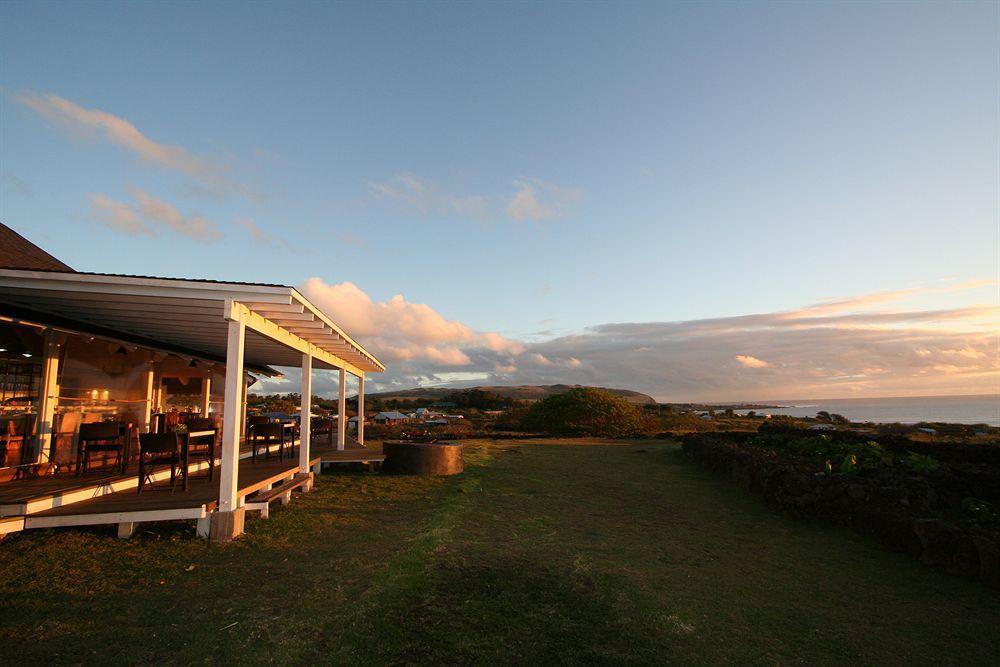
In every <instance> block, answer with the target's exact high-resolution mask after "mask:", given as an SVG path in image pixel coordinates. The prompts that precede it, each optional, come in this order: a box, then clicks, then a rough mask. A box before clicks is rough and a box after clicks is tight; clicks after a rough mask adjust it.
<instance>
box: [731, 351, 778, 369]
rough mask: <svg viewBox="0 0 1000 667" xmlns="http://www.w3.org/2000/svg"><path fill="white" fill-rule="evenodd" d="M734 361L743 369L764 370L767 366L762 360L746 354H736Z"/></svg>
mask: <svg viewBox="0 0 1000 667" xmlns="http://www.w3.org/2000/svg"><path fill="white" fill-rule="evenodd" d="M736 361H738V362H740V365H741V366H743V367H744V368H766V367H767V366H769V365H770V364H768V363H767V362H766V361H764V360H763V359H758V358H757V357H751V356H750V355H746V354H737V355H736Z"/></svg>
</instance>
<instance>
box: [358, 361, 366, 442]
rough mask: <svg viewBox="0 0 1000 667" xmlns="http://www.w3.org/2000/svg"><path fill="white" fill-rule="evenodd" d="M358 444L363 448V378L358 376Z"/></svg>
mask: <svg viewBox="0 0 1000 667" xmlns="http://www.w3.org/2000/svg"><path fill="white" fill-rule="evenodd" d="M358 444H359V445H361V446H362V447H364V446H365V376H364V375H359V376H358Z"/></svg>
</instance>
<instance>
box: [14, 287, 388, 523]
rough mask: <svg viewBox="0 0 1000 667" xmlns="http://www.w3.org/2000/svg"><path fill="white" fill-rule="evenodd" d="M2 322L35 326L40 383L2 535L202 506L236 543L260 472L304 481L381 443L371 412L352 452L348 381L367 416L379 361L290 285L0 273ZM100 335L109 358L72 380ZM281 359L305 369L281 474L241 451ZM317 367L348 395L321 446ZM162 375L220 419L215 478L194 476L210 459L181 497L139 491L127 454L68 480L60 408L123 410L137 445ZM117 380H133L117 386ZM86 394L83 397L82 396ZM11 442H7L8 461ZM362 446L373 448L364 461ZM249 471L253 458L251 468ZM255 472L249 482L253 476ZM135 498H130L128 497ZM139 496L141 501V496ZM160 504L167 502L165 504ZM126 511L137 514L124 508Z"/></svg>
mask: <svg viewBox="0 0 1000 667" xmlns="http://www.w3.org/2000/svg"><path fill="white" fill-rule="evenodd" d="M0 325H5V326H7V327H15V328H17V329H18V330H24V329H29V330H31V331H32V333H33V335H34V336H35V338H36V339H37V340H38V341H39V347H40V349H38V350H37V352H38V356H39V357H40V358H39V359H38V362H39V363H38V373H37V376H38V377H37V382H36V383H35V384H36V385H37V386H36V387H32V383H31V382H30V381H29V382H27V383H26V384H24V388H23V391H22V394H23V395H22V396H20V398H19V399H18V401H17V402H18V405H17V406H16V407H19V408H21V412H22V413H23V415H15V416H14V417H13V418H14V419H17V418H19V417H21V416H23V417H24V420H25V422H26V423H27V422H28V421H33V422H34V427H33V428H31V429H29V428H27V427H24V428H23V432H22V434H21V435H20V438H19V439H16V438H8V441H14V440H18V441H17V442H16V444H17V446H18V451H17V454H16V459H15V461H11V460H8V461H6V463H7V468H6V469H8V470H10V469H14V468H17V471H16V474H14V475H12V476H13V477H14V479H12V480H10V481H8V482H7V483H6V484H0V514H2V515H3V517H2V519H0V521H2V522H3V525H2V526H0V533H2V532H11V531H12V530H17V529H19V528H18V527H17V523H18V519H19V518H20V519H21V520H22V521H23V525H22V526H21V528H31V527H40V526H42V525H81V524H80V523H75V524H74V523H71V520H70V519H69V518H68V517H72V516H89V517H90V519H91V520H90V521H88V523H100V522H103V521H96V520H94V517H98V518H102V519H103V518H108V517H109V516H111V515H115V516H116V517H118V519H121V516H120V515H121V514H122V513H123V512H126V513H127V512H133V513H135V512H138V513H140V514H135V516H133V517H132V519H133V520H134V521H127V520H115V521H109V523H120V524H125V523H134V522H137V521H145V520H161V519H166V518H171V517H174V518H179V517H178V516H176V515H178V514H185V517H186V516H187V514H190V513H191V511H193V510H196V509H197V508H198V507H204V516H198V517H187V518H198V519H203V520H204V521H203V524H204V527H205V528H206V530H204V531H202V532H203V533H204V534H206V535H207V534H209V533H210V534H211V535H212V536H213V537H214V538H215V539H219V540H227V539H232V538H233V537H235V536H237V535H239V533H240V532H241V531H242V524H243V521H242V515H243V512H244V511H245V507H244V505H243V504H242V502H241V500H242V499H245V497H246V496H247V495H250V494H254V493H257V492H259V491H260V489H261V488H263V487H259V488H255V485H257V484H259V483H261V482H262V481H264V482H266V483H265V486H267V485H269V484H271V483H272V482H269V481H267V480H269V479H270V477H272V476H273V475H279V476H282V477H281V479H286V478H289V477H290V476H295V475H301V476H309V475H311V474H312V473H313V472H314V469H315V472H318V469H319V462H320V461H322V460H330V459H334V460H336V459H338V458H340V459H343V460H353V459H358V460H361V458H365V459H366V460H378V459H377V457H378V454H376V452H374V451H370V450H367V451H366V450H364V422H363V420H361V423H360V424H359V428H358V432H357V443H356V447H355V448H354V449H351V448H349V444H350V443H349V441H348V438H347V435H346V424H347V411H346V380H347V375H348V374H351V375H353V376H355V377H356V378H357V381H358V412H359V414H364V380H365V376H366V374H367V373H369V372H379V371H381V370H384V367H383V366H382V365H381V364H380V363H379V362H378V361H377V360H376V359H375V358H374V357H373V356H372V355H371V354H369V353H368V352H367V351H365V350H364V349H363V348H362V347H361V346H360V345H359V344H358V343H357V342H355V341H354V340H353V339H351V338H350V337H349V336H348V335H347V334H346V333H345V332H343V331H342V330H341V329H340V328H339V327H338V326H337V325H336V324H334V323H333V322H332V321H330V319H329V318H328V317H327V316H326V315H325V314H323V313H322V312H321V311H319V310H318V309H317V308H316V307H315V306H314V305H312V304H311V303H309V301H308V300H307V299H305V298H304V297H303V296H302V295H301V294H299V293H298V292H297V290H295V289H294V288H291V287H286V286H280V285H260V284H248V283H228V282H226V283H224V282H215V281H193V280H180V279H168V278H150V277H141V276H118V275H105V274H81V273H73V272H56V271H29V270H15V269H0ZM22 337H23V336H22ZM27 338H30V336H27ZM95 341H96V342H99V343H100V345H101V346H103V347H101V348H98V349H99V350H101V349H103V350H105V351H104V352H103V353H102V354H103V356H104V357H109V356H110V357H111V359H110V360H107V362H106V363H104V364H103V365H100V364H99V365H97V367H95V368H90V369H88V370H89V371H90V376H89V377H90V380H91V382H92V383H93V384H95V385H96V386H95V387H93V388H90V387H89V385H87V386H75V385H81V383H80V382H78V381H75V379H78V378H77V375H79V374H77V375H74V374H73V368H74V363H75V364H76V365H77V366H79V365H80V364H79V360H78V359H77V357H79V356H84V357H87V355H88V352H87V350H89V348H87V346H88V345H90V346H93V345H94V343H95ZM84 348H86V350H85V351H84V352H83V353H82V354H81V352H80V350H81V349H84ZM112 349H114V351H113V352H112V351H110V350H112ZM3 351H4V352H6V351H7V350H3ZM71 351H72V352H73V353H72V354H71V353H70V352H71ZM28 354H29V356H34V353H28ZM272 366H285V367H288V366H295V367H298V368H300V369H301V371H302V381H301V392H300V393H301V396H302V400H301V406H300V407H301V411H300V415H302V416H303V417H302V418H301V419H300V420H299V424H298V426H297V430H298V432H299V434H298V438H297V443H296V444H297V447H296V450H297V457H296V461H295V462H293V463H292V464H291V465H289V463H288V461H287V460H286V462H285V463H284V466H285V467H284V468H282V469H281V470H277V469H272V468H273V465H272V463H271V462H268V463H266V464H265V463H263V462H261V461H258V462H257V463H256V464H254V463H250V462H249V461H246V460H245V459H241V457H246V456H248V455H249V450H248V442H247V440H246V392H247V387H248V384H249V382H250V381H251V379H252V375H251V373H253V374H258V375H268V374H274V373H275V372H276V371H274V369H273V368H272ZM320 369H324V370H334V371H336V372H337V373H338V374H339V388H340V393H339V398H338V418H337V420H336V422H337V426H336V437H335V438H334V437H333V434H332V433H331V434H330V436H329V440H327V438H323V440H324V441H326V443H325V444H324V446H322V447H314V446H312V445H313V438H312V434H311V421H312V420H311V419H310V418H307V417H305V416H308V415H310V414H311V412H312V410H311V408H312V406H311V395H312V376H313V372H314V370H320ZM166 373H171V374H172V375H171V376H172V377H185V376H186V377H187V378H188V379H189V380H190V379H195V380H196V383H195V385H196V391H197V395H196V397H195V398H196V400H194V401H193V403H194V404H195V405H194V406H193V409H192V413H193V414H195V415H198V416H201V417H208V418H212V419H215V420H216V421H217V422H218V440H217V447H216V454H217V456H216V460H217V462H218V465H217V469H216V470H215V473H216V475H215V476H214V480H213V481H212V482H209V481H208V479H207V477H204V480H203V481H199V479H200V478H199V476H198V473H199V472H201V471H207V469H208V465H209V464H208V462H207V461H203V462H201V463H197V464H192V465H191V472H192V477H191V485H190V487H189V489H188V490H187V491H186V492H181V491H179V490H178V491H176V492H175V493H173V494H170V493H169V491H167V492H166V494H169V495H171V496H173V498H171V499H168V500H162V501H161V500H159V499H157V500H153V499H152V496H158V495H163V494H164V492H162V491H161V490H160V489H158V488H155V486H154V488H152V489H150V491H149V493H145V492H144V493H143V495H142V496H138V494H136V491H135V487H136V484H137V475H136V474H135V471H134V460H130V459H129V457H128V456H126V457H125V460H124V463H123V464H122V466H121V469H120V470H119V469H116V470H113V471H111V472H104V473H101V474H99V475H94V476H90V475H83V476H81V477H75V476H72V477H71V476H70V470H71V469H72V468H73V467H74V465H73V464H74V462H73V461H72V460H70V459H67V456H68V455H69V454H68V452H69V453H71V452H72V449H73V447H72V442H70V445H69V446H68V447H67V445H65V443H63V442H62V441H61V440H60V438H62V439H63V440H66V439H67V436H68V440H70V441H72V439H73V433H72V432H70V433H67V431H68V430H69V429H66V428H65V427H64V428H62V429H59V428H56V427H57V425H58V424H59V422H60V421H65V419H62V420H61V419H60V416H62V415H65V414H70V413H79V412H81V410H80V408H81V407H84V406H87V407H89V408H90V409H94V408H95V406H99V405H103V407H104V408H107V409H109V410H115V409H117V410H121V409H122V407H123V406H126V407H127V410H128V412H129V419H130V421H129V424H130V430H129V431H128V434H127V435H126V436H124V437H125V438H126V439H127V440H128V441H129V442H132V441H133V440H138V439H139V438H138V437H136V438H133V435H132V433H133V431H132V429H134V432H135V434H136V435H137V436H139V434H142V433H148V432H150V431H155V430H158V429H162V428H164V426H165V425H160V424H157V420H156V415H157V414H158V413H159V414H163V412H161V409H162V408H163V407H164V405H163V403H164V393H165V391H166V390H167V389H169V383H167V382H164V381H163V379H164V377H166V375H165V374H166ZM95 376H96V377H98V378H106V379H107V382H106V384H108V385H113V386H112V387H111V389H101V388H100V384H99V383H98V382H97V381H95V380H94V379H93V378H94V377H95ZM122 377H126V378H127V379H128V381H125V380H122ZM67 380H69V382H68V383H67ZM116 382H117V383H118V385H121V386H122V387H124V386H125V385H128V387H127V388H121V387H116V386H114V385H115V383H116ZM181 384H184V382H183V381H182V382H181ZM137 386H138V387H139V388H140V391H139V392H137V391H136V387H137ZM81 392H85V394H84V396H83V399H82V400H81V397H80V393H81ZM137 393H138V394H139V395H136V394H137ZM102 402H103V403H102ZM109 406H110V407H109ZM10 407H11V406H5V408H6V409H5V416H9V415H10V413H11V412H12V410H11V409H10ZM74 408H76V409H74ZM116 414H117V413H116ZM71 421H72V420H71ZM77 421H80V420H77ZM77 428H79V427H77ZM140 437H141V436H140ZM10 449H11V448H10V447H7V449H6V450H5V456H6V457H7V458H8V459H11V455H10ZM326 450H329V451H326ZM353 451H365V453H364V454H363V455H362V456H361V457H359V456H358V455H355V454H353V453H352V452H353ZM12 462H13V463H15V465H11V463H12ZM246 466H250V467H249V468H246V469H244V468H245V467H246ZM163 472H164V471H162V470H161V471H159V472H158V473H156V479H154V480H153V481H154V482H156V481H158V480H162V479H163V478H164V475H163ZM265 473H267V474H265ZM262 475H263V477H261V476H262ZM10 476H11V475H8V477H10ZM246 480H250V481H247V483H246V484H244V481H246ZM310 480H311V477H310ZM310 485H311V481H310ZM306 486H308V485H306ZM248 489H249V490H248ZM206 494H207V495H206ZM126 496H131V497H132V499H130V500H128V501H126ZM209 496H210V497H209ZM140 498H141V499H142V500H143V501H144V502H146V504H145V505H142V506H140V505H139V504H137V501H138V500H139V499H140ZM147 498H149V500H148V501H147ZM203 501H204V502H203ZM100 503H111V504H109V505H107V506H108V507H112V506H113V507H117V508H118V509H116V510H115V511H113V512H94V511H91V509H90V508H91V507H93V506H95V505H98V506H100V507H104V506H105V505H103V504H100ZM162 504H165V505H166V506H164V507H160V506H159V505H162ZM146 505H157V507H156V508H153V509H150V508H148V507H147V506H146ZM126 507H127V508H130V509H127V510H126V509H123V508H126ZM148 512H154V514H149V513H148ZM43 515H45V516H44V517H43ZM157 517H160V518H157ZM36 519H37V521H36ZM46 522H49V523H48V524H46ZM52 522H55V523H52ZM210 526H211V527H212V528H211V530H208V527H210Z"/></svg>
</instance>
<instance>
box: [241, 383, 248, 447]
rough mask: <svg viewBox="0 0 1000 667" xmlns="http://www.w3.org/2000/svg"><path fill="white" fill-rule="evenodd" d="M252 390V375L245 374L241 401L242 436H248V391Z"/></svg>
mask: <svg viewBox="0 0 1000 667" xmlns="http://www.w3.org/2000/svg"><path fill="white" fill-rule="evenodd" d="M248 391H250V376H249V375H246V374H244V375H243V394H242V396H243V398H242V399H241V402H240V437H241V438H245V437H246V430H247V392H248Z"/></svg>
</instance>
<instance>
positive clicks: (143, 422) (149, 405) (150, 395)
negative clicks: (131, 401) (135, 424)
mask: <svg viewBox="0 0 1000 667" xmlns="http://www.w3.org/2000/svg"><path fill="white" fill-rule="evenodd" d="M155 380H156V369H155V368H153V362H152V361H150V362H149V366H148V367H147V368H146V370H145V371H143V374H142V385H143V387H145V389H146V400H145V402H144V403H143V404H142V414H141V415H140V416H139V432H140V433H149V428H150V422H151V421H152V419H153V407H154V405H153V401H154V400H155V398H156V397H155V395H154V385H153V383H154V382H155Z"/></svg>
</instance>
